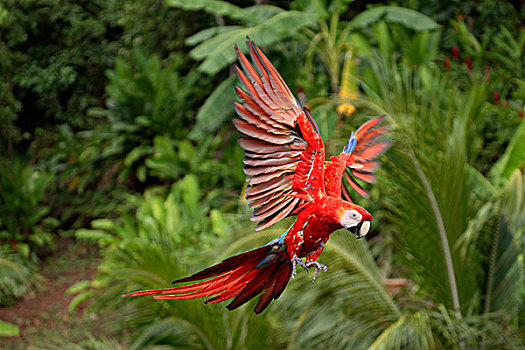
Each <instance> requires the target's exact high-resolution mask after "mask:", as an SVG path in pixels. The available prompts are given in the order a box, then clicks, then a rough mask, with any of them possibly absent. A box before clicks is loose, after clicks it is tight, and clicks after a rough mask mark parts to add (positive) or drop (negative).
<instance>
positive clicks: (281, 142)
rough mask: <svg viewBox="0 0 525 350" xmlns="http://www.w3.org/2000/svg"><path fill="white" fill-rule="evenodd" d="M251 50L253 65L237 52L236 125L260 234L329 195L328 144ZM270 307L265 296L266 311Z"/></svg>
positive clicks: (272, 71)
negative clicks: (326, 182) (326, 185)
mask: <svg viewBox="0 0 525 350" xmlns="http://www.w3.org/2000/svg"><path fill="white" fill-rule="evenodd" d="M247 46H248V52H249V54H250V58H251V63H250V61H249V60H248V58H247V57H246V56H245V55H244V54H243V53H242V52H241V50H240V49H239V48H237V47H236V51H237V55H238V57H239V63H240V67H242V69H241V68H239V67H238V66H236V67H235V72H236V73H237V76H238V77H239V80H240V82H241V84H242V86H243V88H240V87H235V91H236V92H237V95H238V96H239V98H240V100H241V102H234V108H235V111H236V112H237V115H238V116H239V118H240V119H234V120H233V123H234V125H235V127H236V128H237V130H239V131H240V132H241V133H242V134H244V136H245V137H243V138H241V139H239V144H240V145H241V147H242V148H244V151H245V158H244V164H245V167H244V172H245V174H246V175H248V180H247V181H248V186H247V188H246V199H247V200H248V201H249V205H250V207H252V208H254V212H253V216H252V220H253V221H259V224H258V226H257V230H261V229H263V228H266V227H269V226H271V225H273V224H274V223H276V222H277V221H279V220H281V219H282V218H284V217H286V216H289V215H292V214H293V213H294V212H295V211H296V210H297V209H298V208H300V207H301V206H302V204H304V202H305V199H304V198H313V197H315V196H319V195H321V194H323V193H324V192H325V190H324V184H323V171H324V168H323V161H324V145H323V141H322V139H321V135H320V133H319V129H318V128H317V125H316V124H315V120H314V119H313V117H312V116H311V115H310V114H309V112H308V111H307V110H304V109H303V108H302V107H301V105H300V104H299V103H298V102H297V99H296V98H295V97H294V96H293V94H292V92H291V91H290V89H289V88H288V86H287V85H286V83H285V82H284V80H283V79H282V77H281V75H280V74H279V73H278V72H277V70H276V69H275V67H274V66H273V65H272V64H271V62H270V61H269V60H268V58H266V56H265V55H264V54H263V52H262V51H261V50H260V49H259V48H258V47H257V46H256V45H255V44H254V43H253V42H251V41H249V40H248V42H247ZM293 194H295V195H301V196H302V197H293V196H289V195H293ZM277 282H279V281H276V285H275V287H276V288H277V287H279V288H280V284H279V283H277ZM271 289H272V291H271V293H272V294H273V289H274V286H272V288H271ZM241 299H243V298H241ZM265 304H266V297H265V298H263V301H262V304H261V307H262V306H264V305H265Z"/></svg>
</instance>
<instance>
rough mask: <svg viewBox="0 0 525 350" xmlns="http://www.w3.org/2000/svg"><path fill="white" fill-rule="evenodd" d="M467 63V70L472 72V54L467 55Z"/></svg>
mask: <svg viewBox="0 0 525 350" xmlns="http://www.w3.org/2000/svg"><path fill="white" fill-rule="evenodd" d="M465 64H466V65H467V70H468V71H469V72H470V71H471V70H472V59H471V58H470V56H467V57H465Z"/></svg>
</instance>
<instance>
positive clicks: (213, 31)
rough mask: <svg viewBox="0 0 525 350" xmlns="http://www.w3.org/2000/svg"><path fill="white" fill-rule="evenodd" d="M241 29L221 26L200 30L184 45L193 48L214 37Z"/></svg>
mask: <svg viewBox="0 0 525 350" xmlns="http://www.w3.org/2000/svg"><path fill="white" fill-rule="evenodd" d="M240 28H243V27H241V26H221V27H212V28H206V29H203V30H201V31H200V32H198V33H196V34H193V35H192V36H190V37H188V38H187V39H186V41H185V43H186V45H189V46H194V45H197V44H199V43H201V42H203V41H206V40H208V39H210V38H212V37H214V36H215V35H219V34H223V33H228V32H231V31H232V30H236V29H240Z"/></svg>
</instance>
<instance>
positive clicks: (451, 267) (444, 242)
mask: <svg viewBox="0 0 525 350" xmlns="http://www.w3.org/2000/svg"><path fill="white" fill-rule="evenodd" d="M408 154H409V156H410V159H411V160H412V163H414V166H415V168H416V171H417V174H418V175H419V178H420V179H421V182H422V183H423V186H424V187H425V190H426V192H427V196H428V199H429V200H430V204H431V205H432V210H433V211H434V215H435V217H436V222H437V225H438V229H439V235H440V237H441V244H442V245H443V253H444V254H445V263H446V265H447V273H448V280H449V284H450V292H451V294H452V303H453V305H454V310H455V311H456V317H457V318H458V319H461V307H460V304H459V296H458V287H457V285H456V276H455V274H454V263H453V261H452V255H451V254H450V247H449V245H448V238H447V231H446V230H445V225H444V224H443V218H442V217H441V211H440V210H439V206H438V203H437V200H436V196H435V195H434V192H433V191H432V188H431V187H430V183H429V182H428V179H427V177H426V176H425V173H424V172H423V169H422V168H421V165H420V164H419V162H418V160H417V158H416V155H415V154H414V151H413V150H412V149H411V150H410V151H409V152H408Z"/></svg>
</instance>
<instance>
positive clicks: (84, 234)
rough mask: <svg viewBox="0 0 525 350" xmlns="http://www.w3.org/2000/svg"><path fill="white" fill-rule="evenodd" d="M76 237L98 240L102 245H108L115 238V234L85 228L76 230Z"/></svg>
mask: <svg viewBox="0 0 525 350" xmlns="http://www.w3.org/2000/svg"><path fill="white" fill-rule="evenodd" d="M75 237H76V238H78V239H86V240H92V241H97V242H98V243H99V244H100V245H106V244H108V243H110V242H112V241H113V240H114V238H113V236H112V235H111V234H109V233H107V232H105V231H101V230H88V229H85V228H80V229H78V230H76V231H75Z"/></svg>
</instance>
